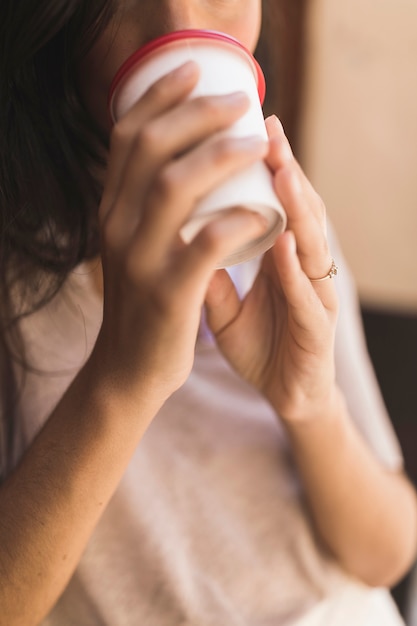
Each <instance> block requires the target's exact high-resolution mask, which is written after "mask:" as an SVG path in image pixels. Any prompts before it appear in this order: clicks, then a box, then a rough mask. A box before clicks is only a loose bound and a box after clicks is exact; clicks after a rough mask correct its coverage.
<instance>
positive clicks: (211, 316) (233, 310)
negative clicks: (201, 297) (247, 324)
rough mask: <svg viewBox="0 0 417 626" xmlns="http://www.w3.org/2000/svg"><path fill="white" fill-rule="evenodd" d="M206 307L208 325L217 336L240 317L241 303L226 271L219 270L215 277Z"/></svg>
mask: <svg viewBox="0 0 417 626" xmlns="http://www.w3.org/2000/svg"><path fill="white" fill-rule="evenodd" d="M205 306H206V319H207V323H208V325H209V328H210V330H211V331H212V333H213V334H214V335H215V336H216V335H219V334H220V333H221V332H222V331H223V330H224V329H225V328H227V327H228V326H229V325H230V324H231V323H232V322H233V321H234V320H235V319H236V318H237V316H238V315H239V313H240V309H241V301H240V298H239V295H238V293H237V291H236V288H235V286H234V284H233V281H232V279H231V278H230V276H229V274H228V273H227V272H226V270H217V271H216V272H215V274H214V275H213V277H212V279H211V281H210V283H209V286H208V289H207V292H206V298H205Z"/></svg>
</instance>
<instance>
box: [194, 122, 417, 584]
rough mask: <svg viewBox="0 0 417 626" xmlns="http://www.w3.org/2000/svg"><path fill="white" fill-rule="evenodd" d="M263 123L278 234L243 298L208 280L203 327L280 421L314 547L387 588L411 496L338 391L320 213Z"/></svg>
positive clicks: (406, 529) (405, 545)
mask: <svg viewBox="0 0 417 626" xmlns="http://www.w3.org/2000/svg"><path fill="white" fill-rule="evenodd" d="M267 126H268V131H269V135H270V143H271V145H270V153H269V155H268V163H269V165H270V167H271V170H272V172H273V174H274V180H275V185H276V191H277V194H278V195H279V197H280V199H281V201H282V204H283V206H284V208H285V210H286V213H287V217H288V231H287V232H285V233H283V234H282V235H280V237H278V239H277V241H276V243H275V245H274V247H273V249H272V250H271V251H269V252H268V253H267V254H266V255H265V257H264V259H263V262H262V265H261V268H260V271H259V274H258V276H257V277H256V279H255V282H254V284H253V287H252V289H251V290H250V291H249V293H248V294H247V295H246V297H245V298H244V299H243V300H242V301H241V300H240V298H239V296H238V294H237V292H236V290H235V289H234V286H233V284H232V282H231V280H230V278H229V277H228V275H227V274H226V273H225V272H218V273H216V275H215V276H214V278H213V280H212V281H211V284H210V287H209V290H208V293H207V297H206V307H207V320H208V322H209V324H210V326H211V328H212V331H213V333H214V335H215V336H216V339H217V343H218V346H219V348H220V349H221V350H222V351H223V353H224V355H225V356H226V358H227V359H228V360H229V361H230V363H231V364H232V365H233V366H234V368H235V369H236V370H237V371H238V372H239V373H240V374H241V375H242V376H243V377H244V378H245V379H247V380H248V381H249V382H250V383H252V384H253V385H254V386H255V387H257V388H258V389H259V390H260V392H261V393H263V394H264V395H265V396H266V398H267V399H268V400H269V401H270V403H271V405H272V406H273V407H274V409H275V411H276V413H277V415H279V416H280V418H281V419H282V420H283V422H284V424H285V426H286V428H287V430H288V433H289V436H290V439H291V441H292V445H293V449H294V455H295V459H296V463H297V465H298V469H299V472H300V475H301V478H302V480H303V484H304V487H305V492H306V496H307V500H308V503H309V506H310V509H311V512H312V516H313V522H314V523H315V526H316V529H317V530H318V532H319V534H320V536H321V539H322V540H323V541H324V543H325V544H326V545H327V546H328V548H330V550H331V551H332V552H333V554H334V555H335V557H336V558H337V559H338V560H339V561H340V563H341V564H342V566H344V567H345V568H346V569H347V570H349V571H350V572H351V573H352V574H354V575H356V576H359V577H360V578H362V579H363V580H364V581H365V582H367V583H370V584H372V585H386V584H391V583H393V582H394V581H395V580H398V579H399V578H400V577H401V576H402V575H403V574H404V573H405V571H406V570H407V569H408V567H409V566H410V565H411V563H412V561H413V559H414V557H415V554H416V543H417V507H416V497H415V493H414V489H413V488H412V486H411V484H410V483H409V482H408V481H407V480H406V478H405V477H404V476H402V475H401V474H400V473H394V472H389V471H386V470H385V469H384V468H383V467H382V466H381V465H380V464H379V462H378V461H377V460H376V458H375V457H374V455H373V452H372V451H371V450H370V448H368V447H367V445H366V444H365V442H364V440H363V439H362V437H361V435H360V434H359V432H358V431H357V430H356V427H355V425H354V423H353V420H352V418H351V416H350V415H349V413H348V410H347V408H346V404H345V399H344V398H343V396H342V394H341V392H340V390H339V389H338V387H337V384H336V365H335V335H336V324H337V318H338V309H339V302H338V297H337V293H336V289H335V285H334V283H335V281H337V278H336V279H333V280H330V279H329V280H325V281H321V282H315V281H312V280H311V279H314V278H318V277H323V276H325V275H326V274H327V272H328V271H329V268H330V266H331V254H330V250H329V245H328V241H327V235H326V216H325V208H324V205H323V202H322V201H321V199H320V198H319V196H318V195H317V193H316V192H315V191H314V189H313V188H312V187H311V185H310V183H309V181H308V180H307V179H306V177H305V176H304V174H303V172H302V170H301V168H300V167H299V165H298V163H297V162H296V161H295V159H294V157H293V155H292V152H291V149H290V146H289V144H288V142H287V140H286V138H285V135H284V133H283V130H282V128H281V127H280V125H279V122H278V120H276V119H273V118H270V119H269V120H267ZM352 392H353V393H354V389H353V390H352Z"/></svg>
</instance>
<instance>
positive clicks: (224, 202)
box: [109, 30, 287, 267]
mask: <svg viewBox="0 0 417 626" xmlns="http://www.w3.org/2000/svg"><path fill="white" fill-rule="evenodd" d="M190 60H193V61H195V62H196V63H197V64H198V65H199V67H200V79H199V82H198V84H197V85H196V87H195V88H194V90H193V91H192V93H191V94H190V96H189V97H190V98H194V97H198V96H206V95H223V94H229V93H232V92H235V91H244V92H245V93H246V94H247V95H248V97H249V100H250V107H249V109H248V111H247V112H246V113H245V114H244V115H243V116H242V117H241V118H240V119H239V120H238V121H237V122H236V123H234V124H233V125H232V126H231V127H230V128H228V129H227V130H225V131H221V134H224V135H227V136H232V137H252V136H256V135H258V136H259V137H261V138H263V139H265V140H267V138H268V135H267V131H266V127H265V121H264V117H263V113H262V104H263V100H264V97H265V78H264V75H263V73H262V70H261V68H260V66H259V64H258V63H257V61H256V60H255V58H254V57H253V55H252V54H251V53H250V52H249V51H248V50H247V49H246V48H245V47H244V46H243V45H242V44H241V43H240V42H239V41H237V40H236V39H234V38H233V37H230V36H229V35H225V34H224V33H219V32H216V31H207V30H184V31H175V32H172V33H169V34H168V35H164V36H162V37H159V38H158V39H155V40H153V41H151V42H150V43H148V44H147V45H145V46H144V47H142V48H139V50H137V51H136V52H135V53H134V54H133V55H132V56H130V57H129V58H128V59H127V60H126V61H125V63H124V64H123V65H122V66H121V68H120V69H119V71H118V72H117V74H116V76H115V77H114V79H113V81H112V84H111V86H110V91H109V112H110V116H111V119H112V122H113V123H114V122H116V121H117V120H119V119H120V118H121V117H122V116H123V115H124V114H125V113H126V112H127V111H128V110H129V109H130V108H131V107H132V106H133V105H134V104H135V102H137V101H138V100H139V98H140V97H141V96H142V95H143V94H144V93H145V91H147V90H148V88H149V87H150V86H151V85H152V84H153V83H155V82H156V81H157V80H158V79H159V78H162V76H164V75H166V74H168V73H169V72H171V71H172V70H174V69H176V68H178V67H179V66H180V65H182V64H183V63H185V62H186V61H190ZM236 207H239V208H245V209H248V210H250V211H255V212H257V213H260V214H261V215H263V216H264V218H265V219H266V221H267V228H266V231H265V232H264V234H263V235H262V236H261V237H258V238H256V239H254V240H252V241H249V242H247V243H246V244H245V245H243V246H241V247H239V248H238V249H236V250H234V251H233V252H232V253H231V254H230V255H229V256H227V257H226V258H225V259H223V260H222V262H221V263H219V264H218V267H227V266H230V265H236V264H237V263H241V262H243V261H247V260H249V259H251V258H253V257H256V256H258V255H260V254H262V253H263V252H265V251H266V250H268V249H269V248H270V247H271V246H272V245H273V244H274V241H275V239H276V238H277V236H278V235H279V234H280V233H282V232H283V231H284V230H285V226H286V222H287V219H286V215H285V212H284V209H283V207H282V205H281V203H280V202H279V200H278V198H277V195H276V193H275V191H274V188H273V182H272V174H271V172H270V171H269V169H268V167H267V166H266V164H265V163H264V162H263V161H262V160H259V161H257V162H255V163H254V164H253V165H251V166H249V167H247V168H245V169H244V170H242V171H241V172H239V173H238V174H235V175H233V176H232V177H230V178H229V179H228V180H227V181H226V182H224V183H222V184H221V185H220V186H219V187H217V188H216V189H214V190H213V191H212V192H210V193H209V194H208V195H206V196H205V197H204V198H202V200H201V201H200V202H199V203H198V206H197V207H196V209H195V211H194V212H193V215H192V216H191V218H190V219H189V220H188V221H187V223H186V224H185V225H184V226H183V227H182V229H181V231H180V235H181V237H182V239H183V240H184V241H185V242H186V243H188V242H189V241H191V240H192V239H193V238H194V236H195V235H196V234H197V233H198V232H199V231H200V229H201V228H203V227H204V226H205V225H206V224H207V223H209V222H210V221H211V220H212V219H215V217H216V216H218V213H219V211H224V210H228V209H232V208H236Z"/></svg>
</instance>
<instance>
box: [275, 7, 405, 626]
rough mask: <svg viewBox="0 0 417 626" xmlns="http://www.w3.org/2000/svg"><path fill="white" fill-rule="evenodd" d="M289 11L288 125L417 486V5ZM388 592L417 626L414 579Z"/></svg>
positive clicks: (285, 86)
mask: <svg viewBox="0 0 417 626" xmlns="http://www.w3.org/2000/svg"><path fill="white" fill-rule="evenodd" d="M282 11H283V21H284V27H283V32H286V33H287V35H285V37H284V39H283V55H284V57H285V58H284V63H283V68H282V75H281V77H280V89H281V90H286V93H287V96H288V97H287V99H286V104H285V107H284V108H283V110H282V111H281V117H282V119H283V122H284V126H285V128H286V130H287V134H288V135H289V137H290V139H291V141H292V144H293V146H294V148H295V152H296V154H297V157H298V159H299V160H300V162H301V163H302V165H303V167H304V169H305V170H306V172H307V174H308V176H309V177H310V179H311V180H312V182H313V183H314V185H315V187H316V189H317V190H318V191H319V193H320V195H321V196H322V197H323V199H324V201H325V203H326V206H327V209H328V213H329V216H330V218H331V220H332V222H333V224H334V226H335V228H336V231H337V233H338V236H339V239H340V241H341V243H342V247H343V249H344V253H345V256H346V258H347V260H348V262H349V264H350V266H351V269H352V271H353V274H354V276H355V279H356V282H357V285H358V289H359V295H360V300H361V306H362V315H363V321H364V327H365V332H366V337H367V342H368V347H369V351H370V354H371V358H372V360H373V363H374V367H375V370H376V374H377V377H378V379H379V382H380V385H381V389H382V393H383V395H384V399H385V402H386V405H387V407H388V410H389V412H390V415H391V418H392V421H393V424H394V428H395V430H396V432H397V435H398V437H399V440H400V442H401V445H402V448H403V452H404V457H405V467H406V471H407V472H408V474H409V476H410V478H411V479H412V480H413V482H414V483H415V484H417V175H416V171H415V170H417V2H416V0H378V2H376V1H375V0H349V2H342V1H337V0H288V1H286V2H283V9H282ZM285 61H286V62H285ZM392 592H393V596H394V598H395V600H396V601H397V603H398V605H399V608H400V610H401V612H402V614H403V616H404V618H405V619H406V622H407V624H408V626H417V574H414V575H413V574H410V575H408V576H406V577H405V578H404V580H403V581H402V582H401V583H400V584H399V585H398V586H397V587H396V588H394V589H393V590H392Z"/></svg>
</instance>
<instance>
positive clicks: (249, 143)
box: [135, 137, 268, 262]
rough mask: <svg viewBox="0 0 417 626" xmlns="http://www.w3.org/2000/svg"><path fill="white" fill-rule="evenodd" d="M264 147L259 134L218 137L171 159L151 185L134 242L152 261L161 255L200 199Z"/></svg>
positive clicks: (255, 158)
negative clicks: (175, 159)
mask: <svg viewBox="0 0 417 626" xmlns="http://www.w3.org/2000/svg"><path fill="white" fill-rule="evenodd" d="M267 150H268V146H267V144H266V143H265V142H264V141H263V140H262V139H260V138H259V137H253V138H226V139H225V138H221V139H218V140H216V141H209V142H207V143H203V144H201V145H200V146H198V147H197V148H195V150H193V151H192V152H190V153H188V154H186V155H184V156H183V157H182V158H181V159H178V160H177V161H175V162H173V163H171V164H170V165H169V166H167V167H166V168H165V170H164V171H163V172H162V173H161V174H160V176H159V178H158V180H157V181H155V184H154V185H153V187H152V190H151V193H150V195H149V197H148V199H147V207H146V211H145V213H144V215H143V219H142V221H141V224H140V228H139V229H138V234H137V242H136V244H135V245H136V246H137V247H138V249H141V250H143V251H144V252H145V254H146V255H147V256H149V257H152V258H153V259H154V262H157V258H158V257H159V258H162V257H164V256H165V254H166V250H167V249H169V248H170V247H171V246H172V245H173V243H174V241H175V240H176V238H177V237H178V232H179V230H180V228H181V226H182V225H183V224H184V222H185V221H186V219H187V218H188V217H189V215H190V213H191V212H192V211H193V210H194V209H195V206H196V204H197V203H198V201H199V199H200V198H202V197H204V196H205V195H207V194H208V193H209V192H210V191H211V190H212V189H214V188H216V187H218V186H219V185H220V184H221V183H222V182H224V181H225V180H227V179H228V178H230V177H231V176H233V174H235V173H237V172H238V171H241V170H243V169H244V168H245V167H248V166H249V165H250V164H251V163H253V162H254V161H257V160H259V159H262V158H263V157H264V156H265V153H266V151H267Z"/></svg>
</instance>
